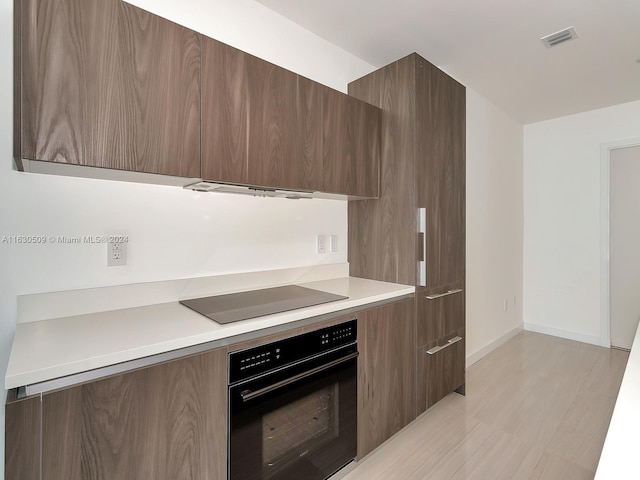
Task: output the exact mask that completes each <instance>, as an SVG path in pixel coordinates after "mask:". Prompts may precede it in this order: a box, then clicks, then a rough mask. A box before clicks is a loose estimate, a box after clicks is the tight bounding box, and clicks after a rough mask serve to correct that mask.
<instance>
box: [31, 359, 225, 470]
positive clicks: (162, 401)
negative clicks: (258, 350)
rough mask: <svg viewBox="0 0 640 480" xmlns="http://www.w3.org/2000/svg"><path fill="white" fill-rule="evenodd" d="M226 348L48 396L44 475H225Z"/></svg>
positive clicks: (46, 396) (44, 431)
mask: <svg viewBox="0 0 640 480" xmlns="http://www.w3.org/2000/svg"><path fill="white" fill-rule="evenodd" d="M226 370H227V369H226V349H219V350H214V351H211V352H207V353H203V354H199V355H194V356H192V357H187V358H184V359H180V360H175V361H172V362H168V363H165V364H161V365H157V366H154V367H149V368H146V369H142V370H138V371H135V372H131V373H126V374H123V375H117V376H114V377H111V378H107V379H104V380H99V381H96V382H92V383H88V384H85V385H81V386H77V387H73V388H69V389H65V390H61V391H58V392H54V393H49V394H46V395H44V397H43V477H42V478H43V479H51V480H53V479H61V478H64V479H69V480H71V479H82V480H85V479H105V480H106V479H115V478H154V479H166V480H170V479H172V480H173V479H194V478H207V479H220V480H222V479H225V478H226V455H227V438H226V437H227V434H226V420H227V388H226V385H227V381H226Z"/></svg>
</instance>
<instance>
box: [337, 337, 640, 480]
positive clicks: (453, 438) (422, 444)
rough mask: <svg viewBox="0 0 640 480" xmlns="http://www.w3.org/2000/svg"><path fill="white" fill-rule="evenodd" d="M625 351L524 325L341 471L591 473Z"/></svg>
mask: <svg viewBox="0 0 640 480" xmlns="http://www.w3.org/2000/svg"><path fill="white" fill-rule="evenodd" d="M628 356H629V354H628V353H627V352H622V351H619V350H609V349H606V348H602V347H596V346H594V345H588V344H585V343H580V342H574V341H570V340H565V339H561V338H557V337H552V336H548V335H541V334H537V333H532V332H522V333H520V334H518V335H517V336H516V337H514V338H513V339H511V340H510V341H508V342H507V343H505V344H504V345H502V346H501V347H499V348H497V349H496V350H494V351H493V352H491V353H490V354H489V355H487V356H486V357H484V358H483V359H481V360H480V361H478V362H477V363H475V364H474V365H472V366H471V367H469V368H468V369H467V385H466V387H467V395H466V397H463V396H460V395H458V394H455V393H453V394H451V395H449V396H448V397H446V398H445V399H443V400H442V401H441V402H440V403H438V404H437V405H435V406H434V407H433V408H431V409H430V410H429V411H427V412H426V413H425V414H423V415H422V416H421V417H419V418H418V419H417V420H416V421H415V422H414V423H413V424H411V425H409V426H408V427H407V428H405V429H404V430H403V431H401V432H400V433H398V434H397V435H396V436H394V437H393V438H391V439H390V440H388V441H387V442H386V443H385V444H384V445H382V446H380V447H379V448H378V449H377V450H376V451H375V452H373V453H372V454H371V455H369V456H368V457H367V458H366V459H364V460H363V461H362V462H359V464H358V465H357V466H356V467H355V469H353V470H352V471H351V472H350V473H348V474H347V475H346V476H345V477H344V479H345V480H375V479H379V480H391V479H398V480H400V479H401V480H409V479H421V480H423V479H437V480H447V479H456V480H460V479H479V480H497V479H505V480H517V479H548V480H560V479H562V480H571V479H593V477H594V474H595V470H596V467H597V464H598V459H599V457H600V452H601V450H602V445H603V442H604V438H605V435H606V432H607V428H608V426H609V421H610V420H611V414H612V411H613V406H614V404H615V398H616V395H617V393H618V389H619V388H620V382H621V381H622V375H623V373H624V368H625V365H626V363H627V358H628Z"/></svg>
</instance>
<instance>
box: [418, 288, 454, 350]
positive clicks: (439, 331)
mask: <svg viewBox="0 0 640 480" xmlns="http://www.w3.org/2000/svg"><path fill="white" fill-rule="evenodd" d="M455 289H461V290H462V292H460V293H454V294H452V295H447V296H445V297H440V298H436V299H433V300H430V299H428V298H426V297H427V296H431V295H438V294H442V293H446V292H448V291H449V290H455ZM416 299H417V309H416V314H417V322H416V328H417V330H416V332H417V334H416V345H417V346H421V345H426V344H428V343H432V342H433V341H435V340H438V339H439V338H442V337H444V336H446V335H449V334H450V333H453V332H456V331H458V330H461V329H464V328H465V291H464V284H463V283H455V284H453V285H448V286H445V287H436V288H420V289H418V290H417V291H416Z"/></svg>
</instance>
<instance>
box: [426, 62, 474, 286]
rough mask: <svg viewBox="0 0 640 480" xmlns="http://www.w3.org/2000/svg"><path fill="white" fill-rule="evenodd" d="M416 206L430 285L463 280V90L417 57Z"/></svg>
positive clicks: (427, 279)
mask: <svg viewBox="0 0 640 480" xmlns="http://www.w3.org/2000/svg"><path fill="white" fill-rule="evenodd" d="M416 76H417V81H416V118H417V121H416V161H417V172H418V173H417V175H418V178H417V184H418V206H419V207H425V208H426V212H427V218H426V221H427V225H426V227H427V228H426V231H427V233H426V253H427V254H426V268H427V278H426V281H427V284H426V286H428V287H435V286H442V285H450V284H452V283H456V282H460V281H464V274H465V89H464V87H463V86H462V85H460V84H459V83H458V82H456V81H455V80H453V79H452V78H450V77H449V76H447V75H446V74H445V73H444V72H442V71H441V70H440V69H438V68H436V67H434V66H433V65H431V64H429V63H428V62H426V61H424V60H422V59H421V58H419V57H418V60H417V64H416Z"/></svg>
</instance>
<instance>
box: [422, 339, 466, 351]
mask: <svg viewBox="0 0 640 480" xmlns="http://www.w3.org/2000/svg"><path fill="white" fill-rule="evenodd" d="M460 340H462V337H453V338H452V339H450V340H447V343H445V344H444V345H438V346H437V347H433V348H430V349H429V350H427V355H433V354H434V353H438V352H439V351H440V350H444V349H445V348H447V347H450V346H451V345H453V344H454V343H458V342H459V341H460Z"/></svg>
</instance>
